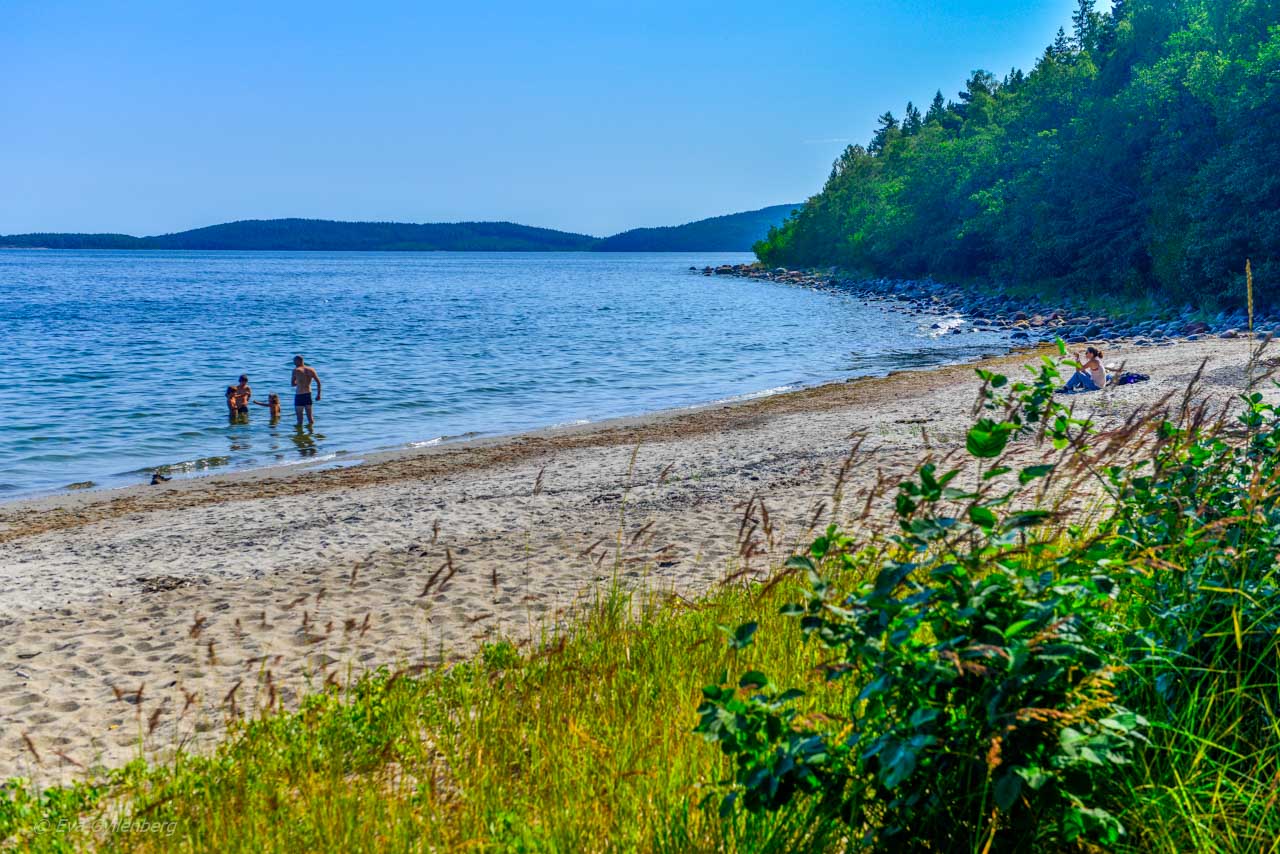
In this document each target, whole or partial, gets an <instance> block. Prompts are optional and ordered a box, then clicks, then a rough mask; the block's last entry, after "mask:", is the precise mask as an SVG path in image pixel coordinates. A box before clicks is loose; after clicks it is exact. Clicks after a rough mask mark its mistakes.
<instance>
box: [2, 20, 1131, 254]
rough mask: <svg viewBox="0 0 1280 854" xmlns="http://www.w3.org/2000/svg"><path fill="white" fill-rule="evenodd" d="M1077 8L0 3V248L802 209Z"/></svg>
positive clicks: (664, 219)
mask: <svg viewBox="0 0 1280 854" xmlns="http://www.w3.org/2000/svg"><path fill="white" fill-rule="evenodd" d="M1099 5H1100V6H1105V5H1106V4H1105V3H1100V4H1099ZM1074 6H1075V0H937V2H923V0H920V1H919V2H909V0H843V2H841V1H840V0H827V2H808V0H799V1H798V2H786V3H782V2H777V0H773V2H757V0H738V2H735V3H728V2H719V3H707V2H699V0H688V2H672V3H662V4H657V3H647V2H609V3H603V2H602V3H557V2H541V3H538V2H529V0H522V2H485V0H471V1H470V2H449V3H444V2H439V0H365V2H342V3H338V2H328V0H310V2H295V0H254V2H240V0H223V2H217V3H212V2H207V3H188V2H175V0H156V2H136V0H115V1H114V2H100V0H5V2H4V3H3V4H0V234H3V233H17V232H29V231H87V232H88V231H94V232H96V231H114V232H125V233H130V234H157V233H164V232H170V231H179V230H183V229H186V228H192V227H195V226H200V225H208V224H212V223H216V222H223V221H227V220H233V219H249V218H268V217H284V216H306V217H320V218H329V219H349V220H373V219H377V220H401V221H413V222H433V221H445V220H495V219H506V220H513V221H517V222H523V223H528V224H531V225H543V226H547V227H551V228H561V229H566V230H570V231H581V232H587V233H591V234H608V233H613V232H615V231H620V230H623V229H625V228H630V227H634V226H641V225H668V224H675V223H680V222H685V221H688V220H692V219H698V218H701V217H705V216H714V215H717V214H721V213H729V212H732V211H739V210H749V209H752V208H758V207H762V206H764V205H770V204H779V203H789V202H797V201H800V200H803V199H804V198H805V197H807V196H808V195H810V194H812V193H813V192H816V191H817V189H818V188H819V187H820V186H821V184H822V181H823V180H824V179H825V177H826V175H827V172H828V170H829V169H830V165H831V161H832V160H833V159H834V158H835V156H836V155H837V154H838V153H839V151H840V150H841V149H842V148H843V147H844V145H845V144H846V143H847V142H865V141H866V139H867V138H868V137H869V136H870V134H871V130H872V128H873V126H874V123H875V117H876V116H877V115H878V114H879V113H881V112H883V111H884V110H886V109H892V110H893V111H894V113H895V114H896V115H899V116H901V113H902V107H903V105H904V104H905V102H906V101H907V100H908V99H914V100H915V101H916V102H917V103H921V102H924V103H927V102H928V100H929V99H930V98H931V97H932V95H933V93H934V90H935V89H938V88H941V89H942V90H943V93H944V94H946V95H947V96H948V97H952V98H954V97H955V93H956V92H957V91H958V90H959V89H960V87H961V85H962V84H963V82H964V80H965V78H966V77H967V76H968V74H969V72H970V71H971V70H973V69H975V68H986V69H988V70H990V71H993V72H996V73H997V74H1002V73H1003V72H1005V71H1007V70H1008V69H1009V68H1011V67H1013V66H1020V67H1023V68H1029V67H1030V66H1031V65H1032V64H1033V63H1034V61H1035V59H1036V57H1037V56H1038V55H1039V54H1040V53H1041V51H1042V50H1043V48H1044V46H1045V45H1047V44H1048V43H1049V42H1050V41H1052V39H1053V35H1054V33H1055V31H1056V30H1057V28H1058V27H1059V26H1060V25H1064V24H1067V25H1069V23H1070V14H1071V10H1072V9H1073V8H1074Z"/></svg>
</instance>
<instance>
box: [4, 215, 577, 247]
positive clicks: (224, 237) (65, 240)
mask: <svg viewBox="0 0 1280 854" xmlns="http://www.w3.org/2000/svg"><path fill="white" fill-rule="evenodd" d="M597 240H598V238H595V237H590V236H588V235H585V234H571V233H569V232H565V231H553V230H551V229H549V228H533V227H531V226H527V225H516V224H515V223H510V222H457V223H429V224H424V225H417V224H413V223H397V222H333V221H331V220H323V219H267V220H257V219H253V220H242V221H240V222H228V223H223V224H222V225H211V226H208V227H207V228H197V229H193V230H192V231H183V232H179V233H177V234H164V235H160V236H157V237H130V236H128V235H123V234H21V235H12V236H8V237H0V246H9V247H14V246H33V247H42V248H49V249H243V250H257V249H278V250H306V249H315V250H330V251H348V250H364V251H396V250H433V249H434V250H454V251H504V250H509V251H565V250H581V249H587V248H590V247H591V246H592V245H593V244H594V243H596V241H597Z"/></svg>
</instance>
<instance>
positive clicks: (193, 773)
mask: <svg viewBox="0 0 1280 854" xmlns="http://www.w3.org/2000/svg"><path fill="white" fill-rule="evenodd" d="M785 595H786V588H785V587H784V586H779V587H776V588H774V589H772V590H771V591H769V592H768V593H766V594H765V595H764V596H763V597H761V596H760V594H759V590H758V589H753V588H752V587H749V586H743V585H730V586H726V587H725V588H723V589H722V590H720V591H718V592H716V593H715V594H714V595H712V596H710V597H708V598H706V599H704V600H700V601H698V602H685V601H683V600H680V599H679V598H677V597H671V596H665V595H661V594H657V593H654V594H646V593H642V592H624V591H622V590H620V589H618V588H616V587H613V588H607V589H602V590H601V592H600V595H599V596H598V597H597V598H596V599H595V601H594V602H593V603H592V604H591V605H590V606H589V607H588V608H587V609H586V610H585V612H584V614H583V618H582V620H581V621H580V622H579V623H578V624H577V625H576V626H575V627H574V629H573V630H572V632H571V633H569V634H566V635H563V636H560V637H557V638H548V639H547V640H546V643H545V644H544V645H543V646H542V647H541V648H539V649H535V650H532V651H529V650H524V651H521V650H519V649H517V648H516V647H515V646H514V645H512V644H510V643H507V642H498V643H490V644H488V645H486V646H485V647H484V648H483V650H482V651H481V653H480V655H479V656H477V657H476V658H475V659H474V660H472V661H469V662H467V663H463V664H459V665H455V666H452V667H449V668H446V669H440V670H432V671H426V672H420V673H413V674H408V673H405V672H403V671H401V672H389V671H386V670H384V671H381V672H379V673H378V674H376V675H372V676H369V677H367V678H364V679H361V680H358V681H356V682H355V683H353V684H352V685H350V686H349V687H346V688H343V689H338V688H330V689H329V690H326V691H323V692H320V693H316V694H314V695H312V696H310V697H308V698H307V699H305V700H304V702H303V703H302V708H301V709H300V710H298V711H296V712H291V713H286V712H283V711H279V710H276V711H274V712H272V711H264V712H263V713H261V714H258V715H255V716H253V717H251V718H250V719H248V720H245V721H241V722H238V723H236V724H234V725H233V726H232V727H231V729H230V730H229V732H228V734H227V738H226V740H225V741H224V742H223V743H222V744H221V745H220V746H219V747H218V749H217V750H216V751H215V752H214V753H213V754H212V755H211V756H207V757H202V756H180V757H179V758H178V759H177V760H176V761H175V762H174V763H172V764H170V765H156V766H151V767H147V766H145V765H144V764H142V763H141V762H135V763H134V764H132V765H130V766H128V767H126V768H124V769H121V770H120V771H117V772H115V774H113V775H112V777H111V778H110V779H109V780H107V781H105V782H101V783H99V784H97V785H88V784H81V785H79V786H77V787H70V788H56V789H51V790H48V791H46V792H43V793H36V792H34V791H33V790H30V789H22V790H21V794H20V795H18V794H15V793H12V792H11V793H10V800H9V801H8V802H7V803H6V802H5V801H3V800H0V837H7V838H8V839H9V840H10V842H11V843H15V844H17V845H18V846H20V847H22V848H24V849H26V850H31V851H62V850H78V849H81V848H90V847H91V848H98V849H100V850H106V851H124V850H127V851H170V850H201V851H211V850H218V851H255V852H256V851H298V850H330V851H340V850H347V851H355V850H472V849H475V850H561V851H568V850H606V849H617V850H653V849H660V848H667V849H671V850H692V849H699V850H705V849H709V848H710V849H714V848H727V849H736V850H764V848H765V847H767V846H766V845H765V843H766V841H767V840H768V839H770V838H774V837H776V838H777V839H778V844H779V846H780V850H781V849H784V848H787V847H790V846H789V845H788V844H782V843H783V842H786V841H791V840H792V834H800V835H801V836H805V835H811V834H812V833H813V832H814V831H813V829H812V828H806V827H805V824H804V823H803V822H800V821H798V820H797V819H798V818H799V817H801V816H802V815H803V810H802V809H800V810H797V811H796V813H795V815H791V814H788V815H781V816H763V817H756V816H741V817H738V819H737V820H736V821H733V822H722V821H721V820H720V818H719V815H718V812H717V810H716V806H715V804H711V805H710V806H708V807H706V808H702V807H700V806H699V804H700V803H701V802H702V801H704V800H706V799H707V798H708V796H712V795H716V794H718V789H717V788H716V786H715V783H716V782H717V781H719V780H721V779H722V778H724V777H725V776H726V775H727V774H728V767H727V765H726V763H725V762H724V760H722V759H721V757H720V756H719V754H718V753H717V752H716V751H715V750H713V749H711V748H709V747H708V745H707V744H706V743H705V741H704V740H703V739H702V737H701V736H699V735H697V734H695V733H694V732H693V727H694V724H695V723H696V716H695V714H694V710H695V709H696V707H697V705H698V703H699V701H700V697H701V692H700V689H701V688H702V686H703V685H704V684H705V683H706V682H707V679H708V677H714V674H716V673H718V672H720V671H725V670H729V669H738V668H743V667H746V668H750V667H755V666H761V665H763V664H764V663H766V662H767V663H768V665H769V666H770V667H771V668H772V669H774V671H775V672H778V673H779V674H780V675H783V674H785V675H786V676H787V677H788V678H791V679H794V680H797V681H814V682H816V684H817V686H818V689H819V690H817V691H816V692H815V693H814V695H813V696H812V698H811V702H812V703H813V704H814V707H815V708H818V707H821V706H823V705H824V704H830V705H832V706H833V707H839V706H840V705H842V704H843V703H844V702H846V701H847V697H845V692H846V686H844V685H832V686H830V688H829V689H828V690H822V687H823V686H822V682H821V679H820V677H819V676H818V675H817V674H816V673H815V671H814V670H813V665H814V664H815V663H816V660H817V659H816V658H815V656H816V654H817V650H816V649H814V648H812V647H805V646H803V645H801V644H800V643H799V639H798V638H797V637H795V636H793V635H789V634H788V633H787V632H785V631H784V630H783V629H784V627H783V626H782V622H783V620H784V618H782V617H780V616H778V615H777V613H776V612H777V603H778V602H780V601H781V598H780V597H784V596H785ZM748 618H751V619H756V618H759V620H760V622H761V625H762V627H764V628H772V629H776V630H775V631H769V632H768V636H769V638H770V639H771V640H770V642H768V643H764V642H762V643H761V644H758V645H753V646H752V647H751V648H749V649H746V650H742V651H735V650H733V649H731V648H729V647H728V646H727V645H726V643H725V642H724V634H723V633H722V632H721V631H720V630H719V629H718V626H720V625H727V626H736V625H737V624H739V623H741V622H743V621H745V620H747V619H748ZM780 666H781V667H782V669H781V670H779V667H780ZM71 792H75V793H76V794H75V795H74V796H72V795H70V794H68V793H71ZM711 800H715V798H714V797H712V798H711ZM124 816H129V817H130V820H128V821H125V820H123V817H124ZM60 828H61V829H60Z"/></svg>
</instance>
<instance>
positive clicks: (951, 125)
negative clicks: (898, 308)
mask: <svg viewBox="0 0 1280 854" xmlns="http://www.w3.org/2000/svg"><path fill="white" fill-rule="evenodd" d="M1078 2H1079V5H1078V8H1077V10H1076V11H1075V13H1074V14H1073V15H1072V21H1071V26H1070V29H1069V30H1068V29H1067V28H1065V27H1064V28H1062V29H1060V30H1059V31H1058V34H1057V38H1056V39H1055V40H1054V42H1053V43H1052V44H1051V45H1049V46H1048V47H1047V48H1046V49H1045V51H1044V53H1043V54H1042V55H1041V56H1040V58H1039V60H1038V61H1037V62H1036V64H1035V67H1034V68H1033V69H1032V70H1031V71H1030V72H1028V73H1023V72H1022V71H1021V70H1018V69H1014V70H1011V71H1009V72H1008V73H1007V74H1004V75H1003V76H1002V77H997V76H996V75H994V74H991V73H989V72H987V71H976V72H974V73H973V74H972V76H971V77H970V78H969V79H968V81H966V83H965V86H964V89H963V90H962V91H961V92H960V93H959V95H958V100H948V99H946V98H944V97H943V95H942V93H941V92H940V91H939V92H938V93H937V94H936V95H935V96H934V97H933V100H932V102H931V103H930V104H929V105H928V106H927V107H926V108H924V109H921V108H920V107H918V106H917V105H915V104H912V103H908V104H907V105H906V108H905V109H904V110H903V113H902V117H901V118H899V117H898V116H896V115H895V114H894V113H892V112H886V113H884V114H883V115H881V116H880V117H879V121H878V127H877V129H876V131H875V133H874V135H873V136H872V138H871V140H870V141H869V142H868V144H867V145H866V146H862V145H851V146H849V147H848V148H846V149H845V151H844V152H843V153H841V155H840V156H839V158H837V159H836V161H835V164H834V165H833V167H832V170H831V174H830V177H829V178H828V179H827V182H826V185H825V186H824V187H823V188H822V191H821V192H820V193H818V194H817V195H816V196H813V197H812V198H810V199H809V200H808V201H807V202H806V204H805V205H804V206H803V207H802V208H801V209H800V210H798V211H797V212H796V213H795V214H794V215H793V216H792V217H791V218H790V219H789V220H788V221H787V222H786V223H785V224H784V225H783V226H781V227H779V228H775V229H772V230H771V231H770V232H769V235H768V237H767V238H766V239H765V240H763V241H761V242H760V243H757V244H756V246H755V250H756V254H757V255H758V257H759V258H760V259H761V260H762V261H764V262H765V263H768V264H770V265H787V266H817V265H827V264H835V265H839V266H842V267H845V268H848V269H850V270H855V271H861V272H865V273H871V274H876V275H888V276H897V277H914V276H922V275H933V276H937V277H951V278H957V279H986V280H995V281H1001V282H1011V283H1019V284H1038V285H1044V286H1046V287H1049V286H1052V287H1060V288H1069V289H1074V290H1089V291H1094V292H1098V291H1100V292H1103V293H1119V294H1145V293H1156V294H1159V295H1161V296H1164V297H1167V298H1169V299H1173V300H1178V301H1185V302H1191V303H1196V304H1206V303H1213V302H1214V301H1215V300H1217V299H1220V298H1221V297H1222V296H1223V295H1225V294H1228V293H1234V292H1235V291H1240V292H1241V293H1242V292H1243V287H1244V286H1243V280H1244V265H1245V259H1246V258H1247V257H1250V258H1252V261H1253V269H1254V272H1255V276H1256V286H1257V288H1258V289H1259V290H1258V293H1259V297H1260V298H1261V299H1263V300H1265V301H1267V302H1270V303H1272V304H1274V303H1277V302H1280V283H1278V281H1277V280H1278V279H1280V0H1231V2H1225V0H1115V2H1114V4H1113V7H1112V9H1111V10H1109V11H1107V12H1100V11H1098V10H1097V8H1096V6H1095V3H1094V0H1078ZM1233 299H1234V297H1233Z"/></svg>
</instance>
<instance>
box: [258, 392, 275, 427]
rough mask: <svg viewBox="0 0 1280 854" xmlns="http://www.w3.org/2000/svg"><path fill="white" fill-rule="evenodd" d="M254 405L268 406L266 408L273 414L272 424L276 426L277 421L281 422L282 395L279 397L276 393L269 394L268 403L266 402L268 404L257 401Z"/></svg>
mask: <svg viewBox="0 0 1280 854" xmlns="http://www.w3.org/2000/svg"><path fill="white" fill-rule="evenodd" d="M253 404H254V406H266V407H269V409H270V412H271V423H272V424H275V423H276V422H277V421H279V420H280V395H278V394H274V393H273V394H269V395H267V402H266V403H263V402H262V401H260V400H255V401H254V402H253Z"/></svg>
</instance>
